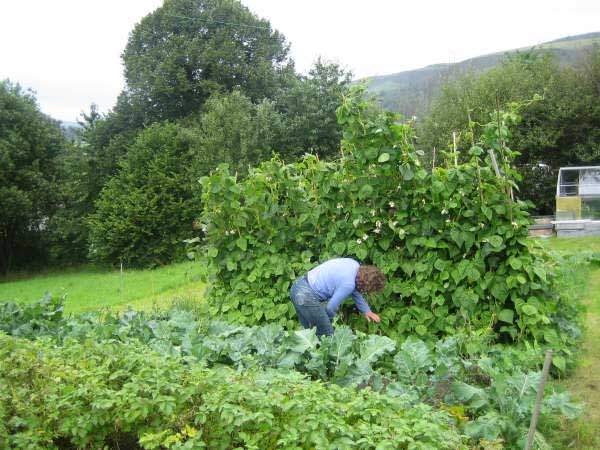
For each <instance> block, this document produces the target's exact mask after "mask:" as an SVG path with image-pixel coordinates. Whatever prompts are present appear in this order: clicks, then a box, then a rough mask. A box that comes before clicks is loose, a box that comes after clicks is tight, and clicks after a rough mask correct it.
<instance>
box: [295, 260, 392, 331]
mask: <svg viewBox="0 0 600 450" xmlns="http://www.w3.org/2000/svg"><path fill="white" fill-rule="evenodd" d="M384 287H385V276H384V275H383V273H382V272H381V271H380V270H379V269H378V268H377V267H375V266H368V265H361V264H359V263H358V262H357V261H355V260H354V259H352V258H335V259H330V260H329V261H326V262H324V263H322V264H319V265H318V266H316V267H315V268H313V269H311V270H309V271H308V273H306V274H305V275H303V276H301V277H300V278H298V279H297V280H296V281H294V283H293V284H292V287H291V289H290V297H291V299H292V303H293V304H294V308H295V309H296V314H298V319H299V320H300V324H301V325H302V326H303V327H304V328H313V327H316V328H317V336H319V337H321V336H323V335H326V336H331V335H332V334H333V326H332V325H331V322H332V321H333V316H335V313H336V312H337V310H338V308H339V307H340V305H341V304H342V302H343V301H344V300H345V299H346V298H347V297H352V299H353V300H354V303H355V304H356V307H357V308H358V310H359V311H360V312H361V313H362V314H363V315H364V316H365V318H366V319H367V320H368V321H369V322H370V321H374V322H379V321H380V320H381V319H380V318H379V316H378V315H377V314H375V313H374V312H373V311H371V308H370V307H369V304H368V303H367V302H366V301H365V299H364V298H363V296H362V294H373V293H376V292H380V291H381V290H383V288H384Z"/></svg>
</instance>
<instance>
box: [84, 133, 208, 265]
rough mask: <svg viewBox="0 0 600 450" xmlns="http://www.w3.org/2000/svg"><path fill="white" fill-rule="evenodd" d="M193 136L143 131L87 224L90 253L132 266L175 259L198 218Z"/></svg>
mask: <svg viewBox="0 0 600 450" xmlns="http://www.w3.org/2000/svg"><path fill="white" fill-rule="evenodd" d="M192 143H193V137H192V136H190V135H189V133H186V130H185V129H183V128H182V127H180V126H177V125H174V124H168V123H166V124H156V125H153V126H151V127H149V128H147V129H146V130H145V131H144V132H143V133H141V134H140V135H139V136H138V138H137V139H136V142H135V144H134V145H133V146H132V148H131V149H130V151H129V153H128V154H127V157H126V159H125V160H124V161H123V163H122V165H121V170H120V171H119V174H118V175H117V176H116V177H115V178H113V179H111V181H109V182H108V183H107V185H106V187H105V188H104V190H103V191H102V193H101V196H100V198H99V200H98V202H97V204H96V206H97V210H96V212H95V213H94V214H93V216H92V217H91V220H90V254H91V257H92V258H94V259H97V260H100V261H103V262H108V263H112V264H116V263H118V262H119V261H123V262H126V263H128V264H131V265H134V266H136V265H137V266H152V265H159V264H164V263H167V262H170V261H173V260H174V259H176V258H178V257H179V258H181V257H182V255H183V252H184V246H183V243H182V241H183V239H185V238H186V237H188V236H189V234H190V233H191V230H192V221H193V218H194V216H196V214H198V211H199V208H198V206H197V205H198V199H197V198H196V197H195V195H196V196H197V183H196V182H195V180H196V177H197V176H198V173H197V172H196V171H197V170H198V169H197V167H196V166H195V165H194V164H193V161H194V153H193V146H192Z"/></svg>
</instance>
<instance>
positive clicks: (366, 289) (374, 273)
mask: <svg viewBox="0 0 600 450" xmlns="http://www.w3.org/2000/svg"><path fill="white" fill-rule="evenodd" d="M384 287H385V275H384V274H383V272H381V270H379V269H378V268H377V267H375V266H360V267H359V268H358V273H357V274H356V290H357V291H358V292H360V293H362V294H373V293H376V292H381V291H382V290H383V288H384Z"/></svg>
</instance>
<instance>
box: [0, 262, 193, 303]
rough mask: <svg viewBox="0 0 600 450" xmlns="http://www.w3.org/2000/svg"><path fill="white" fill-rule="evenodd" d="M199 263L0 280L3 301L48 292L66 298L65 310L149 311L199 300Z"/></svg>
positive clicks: (70, 271) (34, 297)
mask: <svg viewBox="0 0 600 450" xmlns="http://www.w3.org/2000/svg"><path fill="white" fill-rule="evenodd" d="M201 270H202V268H201V266H200V264H199V263H197V262H191V261H190V262H184V263H179V264H171V265H168V266H164V267H160V268H157V269H153V270H128V269H124V270H123V272H122V273H121V271H120V270H119V269H117V270H109V269H101V268H95V267H80V268H73V269H66V270H60V271H53V272H48V273H42V274H38V275H30V276H27V277H25V276H19V275H16V276H13V277H12V278H8V279H4V280H0V301H5V300H13V301H16V302H19V303H30V302H34V301H36V300H38V299H40V298H42V296H43V295H44V294H45V293H46V292H50V293H51V294H52V295H53V296H63V295H64V296H65V299H66V300H65V311H66V312H73V313H79V312H83V311H89V310H94V309H99V308H106V307H111V308H115V309H119V310H120V309H125V308H127V306H128V305H131V306H132V307H133V308H135V309H149V308H152V307H155V306H156V307H162V306H167V305H169V304H170V303H171V302H172V301H173V299H175V298H178V297H179V298H181V297H183V298H185V299H187V300H192V301H193V300H200V299H201V298H202V293H203V284H202V283H201V282H200V281H199V275H200V271H201Z"/></svg>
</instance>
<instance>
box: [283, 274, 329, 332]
mask: <svg viewBox="0 0 600 450" xmlns="http://www.w3.org/2000/svg"><path fill="white" fill-rule="evenodd" d="M290 297H291V298H292V303H293V304H294V308H295V309H296V314H298V319H299V320H300V325H302V326H303V327H304V328H313V327H316V328H317V333H316V334H317V336H318V337H321V336H323V335H325V336H331V335H332V334H333V326H332V325H331V320H329V316H328V315H327V311H326V310H325V307H324V304H323V303H322V301H321V298H320V297H319V296H318V295H317V293H316V292H315V291H313V290H312V288H311V287H310V285H309V284H308V280H307V279H306V275H305V276H303V277H300V278H298V279H297V280H296V281H294V283H293V284H292V288H291V289H290Z"/></svg>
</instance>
